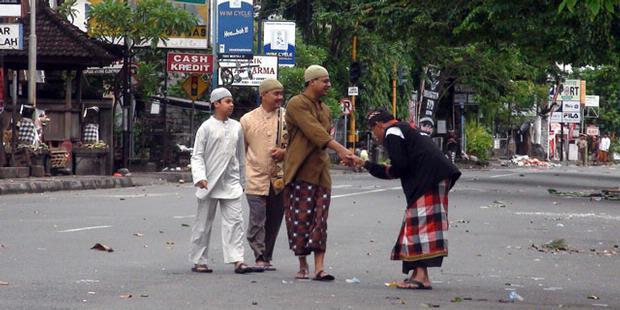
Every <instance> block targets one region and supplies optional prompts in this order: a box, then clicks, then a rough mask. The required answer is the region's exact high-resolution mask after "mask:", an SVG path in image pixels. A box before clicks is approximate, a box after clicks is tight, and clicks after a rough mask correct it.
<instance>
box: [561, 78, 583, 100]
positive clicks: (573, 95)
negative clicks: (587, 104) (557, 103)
mask: <svg viewBox="0 0 620 310" xmlns="http://www.w3.org/2000/svg"><path fill="white" fill-rule="evenodd" d="M562 85H563V86H564V88H563V89H562V93H561V94H560V99H561V100H570V101H577V102H579V98H580V96H581V80H566V81H565V82H564V84H562Z"/></svg>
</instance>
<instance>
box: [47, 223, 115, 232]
mask: <svg viewBox="0 0 620 310" xmlns="http://www.w3.org/2000/svg"><path fill="white" fill-rule="evenodd" d="M109 227H112V226H111V225H102V226H88V227H80V228H73V229H65V230H59V231H58V232H60V233H65V232H76V231H83V230H91V229H100V228H109Z"/></svg>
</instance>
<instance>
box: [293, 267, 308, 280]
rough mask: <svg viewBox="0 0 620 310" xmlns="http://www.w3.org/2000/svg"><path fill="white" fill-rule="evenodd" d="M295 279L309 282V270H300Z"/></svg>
mask: <svg viewBox="0 0 620 310" xmlns="http://www.w3.org/2000/svg"><path fill="white" fill-rule="evenodd" d="M295 279H297V280H308V279H310V278H309V277H308V269H299V271H298V272H297V275H295Z"/></svg>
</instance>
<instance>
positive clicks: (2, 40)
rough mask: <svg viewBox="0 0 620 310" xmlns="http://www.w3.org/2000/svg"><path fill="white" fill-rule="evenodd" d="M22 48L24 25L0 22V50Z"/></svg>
mask: <svg viewBox="0 0 620 310" xmlns="http://www.w3.org/2000/svg"><path fill="white" fill-rule="evenodd" d="M0 1H1V0H0ZM0 9H1V8H0ZM23 48H24V27H22V24H0V50H21V49H23Z"/></svg>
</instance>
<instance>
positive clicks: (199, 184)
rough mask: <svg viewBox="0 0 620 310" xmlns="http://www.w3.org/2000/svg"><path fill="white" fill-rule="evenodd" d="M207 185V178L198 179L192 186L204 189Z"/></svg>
mask: <svg viewBox="0 0 620 310" xmlns="http://www.w3.org/2000/svg"><path fill="white" fill-rule="evenodd" d="M207 185H209V182H207V180H200V181H198V182H196V184H194V186H196V187H198V188H204V189H207Z"/></svg>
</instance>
